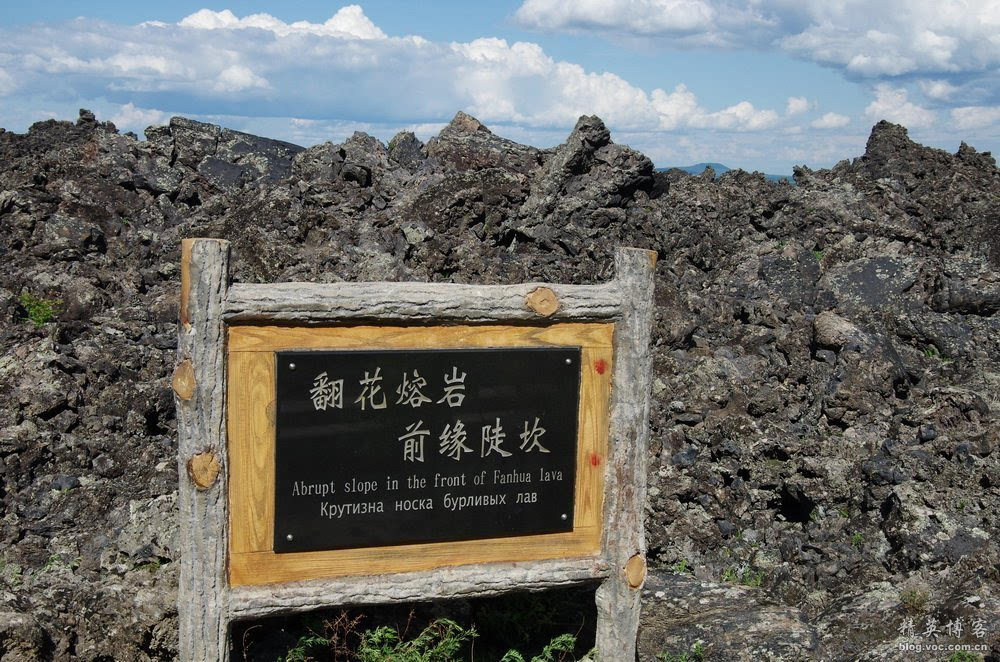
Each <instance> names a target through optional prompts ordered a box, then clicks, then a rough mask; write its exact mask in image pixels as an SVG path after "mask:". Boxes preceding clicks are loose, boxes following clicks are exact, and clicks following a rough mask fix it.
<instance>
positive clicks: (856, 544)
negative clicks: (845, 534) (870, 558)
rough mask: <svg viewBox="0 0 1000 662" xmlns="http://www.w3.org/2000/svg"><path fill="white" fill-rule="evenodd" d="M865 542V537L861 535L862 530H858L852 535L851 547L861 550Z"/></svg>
mask: <svg viewBox="0 0 1000 662" xmlns="http://www.w3.org/2000/svg"><path fill="white" fill-rule="evenodd" d="M864 543H865V537H864V536H863V535H861V533H860V532H857V533H855V534H854V535H852V536H851V547H853V548H854V549H857V550H859V551H860V550H861V547H862V546H863V545H864Z"/></svg>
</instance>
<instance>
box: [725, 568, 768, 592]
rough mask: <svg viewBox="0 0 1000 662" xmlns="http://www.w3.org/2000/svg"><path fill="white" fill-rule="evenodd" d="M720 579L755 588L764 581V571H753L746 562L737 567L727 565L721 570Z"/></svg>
mask: <svg viewBox="0 0 1000 662" xmlns="http://www.w3.org/2000/svg"><path fill="white" fill-rule="evenodd" d="M722 581H724V582H728V583H730V584H743V585H744V586H750V587H752V588H757V587H759V586H760V585H761V583H762V582H763V581H764V571H763V570H756V571H755V570H753V569H751V568H750V567H749V566H747V565H746V564H743V565H741V566H739V567H736V566H729V567H727V568H726V569H725V570H723V571H722Z"/></svg>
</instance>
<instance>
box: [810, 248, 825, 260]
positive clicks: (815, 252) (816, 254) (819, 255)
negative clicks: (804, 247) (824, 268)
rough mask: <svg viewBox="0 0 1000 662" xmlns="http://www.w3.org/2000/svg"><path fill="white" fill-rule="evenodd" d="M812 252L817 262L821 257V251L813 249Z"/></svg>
mask: <svg viewBox="0 0 1000 662" xmlns="http://www.w3.org/2000/svg"><path fill="white" fill-rule="evenodd" d="M812 254H813V257H814V258H816V261H817V262H819V261H820V260H822V259H823V251H821V250H815V251H813V252H812Z"/></svg>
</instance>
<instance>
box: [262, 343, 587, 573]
mask: <svg viewBox="0 0 1000 662" xmlns="http://www.w3.org/2000/svg"><path fill="white" fill-rule="evenodd" d="M580 359H581V352H580V348H578V347H565V348H562V347H561V348H497V349H427V350H413V349H407V350H344V351H284V352H277V354H276V360H277V384H276V394H277V418H276V439H275V499H274V504H275V514H274V551H275V552H278V553H282V552H302V551H315V550H333V549H344V548H353V547H372V546H385V545H399V544H407V543H420V542H449V541H459V540H475V539H483V538H496V537H507V536H521V535H533V534H542V533H558V532H566V531H572V530H573V504H574V494H575V480H576V455H577V416H578V406H579V405H578V402H579V392H580Z"/></svg>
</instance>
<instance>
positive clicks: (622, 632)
mask: <svg viewBox="0 0 1000 662" xmlns="http://www.w3.org/2000/svg"><path fill="white" fill-rule="evenodd" d="M655 267H656V254H655V253H653V252H652V251H646V250H639V249H634V248H622V249H619V250H618V252H617V253H616V254H615V282H616V284H617V285H618V288H619V291H620V292H621V293H622V297H623V298H622V301H621V306H622V308H621V318H620V320H619V321H618V323H617V324H616V326H615V361H614V371H615V372H614V381H613V384H614V388H613V390H612V395H611V434H610V444H611V452H610V454H609V457H608V466H607V475H606V477H605V481H606V485H607V487H606V488H605V492H604V495H605V496H604V545H603V548H604V558H605V559H606V560H607V561H608V562H609V563H610V564H611V568H612V572H611V575H610V576H609V577H608V579H606V580H605V581H604V582H603V583H602V584H601V586H600V588H598V589H597V597H596V599H597V650H598V654H599V655H600V659H601V660H623V661H631V660H634V659H635V645H636V634H637V632H638V630H639V600H640V596H641V590H640V589H641V585H640V586H636V587H633V586H630V585H629V577H628V576H627V573H626V565H627V564H628V562H629V560H630V559H631V558H632V557H633V556H636V555H638V556H640V557H645V555H646V539H645V532H644V529H643V512H644V508H645V503H646V448H647V445H648V442H649V392H650V380H651V368H650V354H649V341H650V334H651V333H652V326H653V272H654V269H655ZM629 574H633V575H634V573H629Z"/></svg>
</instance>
